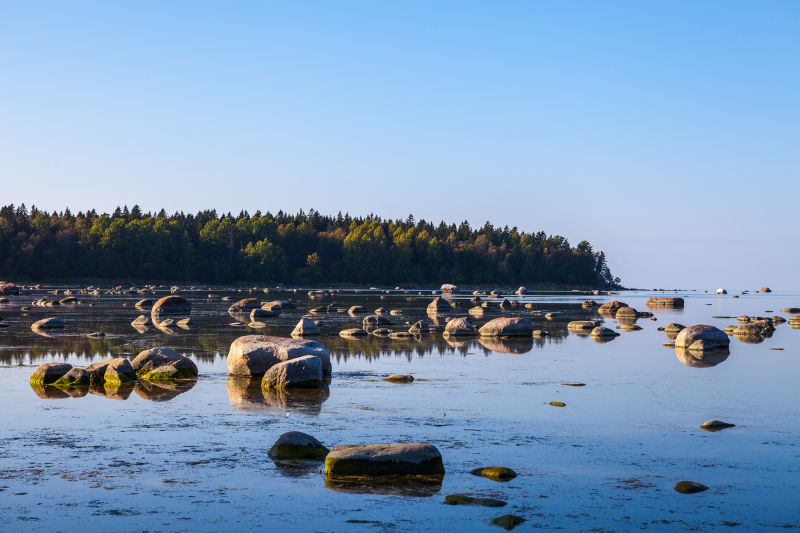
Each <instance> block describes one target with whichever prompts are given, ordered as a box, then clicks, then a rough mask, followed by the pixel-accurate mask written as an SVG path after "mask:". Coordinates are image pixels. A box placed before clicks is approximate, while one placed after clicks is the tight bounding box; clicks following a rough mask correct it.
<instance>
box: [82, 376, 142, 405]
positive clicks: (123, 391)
mask: <svg viewBox="0 0 800 533" xmlns="http://www.w3.org/2000/svg"><path fill="white" fill-rule="evenodd" d="M135 387H136V385H135V384H133V383H108V382H103V383H98V382H96V381H95V382H93V383H92V384H91V386H90V387H89V392H91V393H92V394H96V395H97V396H103V397H104V398H108V399H110V400H127V399H128V397H129V396H130V395H131V393H132V392H133V389H134V388H135Z"/></svg>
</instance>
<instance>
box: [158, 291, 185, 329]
mask: <svg viewBox="0 0 800 533" xmlns="http://www.w3.org/2000/svg"><path fill="white" fill-rule="evenodd" d="M191 312H192V304H190V303H189V300H187V299H186V298H183V297H182V296H174V295H172V296H165V297H163V298H161V299H160V300H157V301H156V303H154V304H153V308H152V309H151V310H150V316H151V317H152V319H153V322H154V323H156V324H158V323H159V322H161V317H164V316H169V315H188V314H189V313H191Z"/></svg>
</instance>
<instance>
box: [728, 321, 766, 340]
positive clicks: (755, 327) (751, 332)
mask: <svg viewBox="0 0 800 533" xmlns="http://www.w3.org/2000/svg"><path fill="white" fill-rule="evenodd" d="M733 334H734V335H735V336H736V337H737V338H740V337H764V336H766V335H767V328H765V327H764V326H762V325H760V324H740V325H738V326H736V327H735V328H734V329H733ZM740 340H741V339H740ZM761 340H763V339H761Z"/></svg>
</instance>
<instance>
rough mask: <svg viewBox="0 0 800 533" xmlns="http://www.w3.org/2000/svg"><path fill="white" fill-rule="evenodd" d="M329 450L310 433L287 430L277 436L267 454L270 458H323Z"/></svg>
mask: <svg viewBox="0 0 800 533" xmlns="http://www.w3.org/2000/svg"><path fill="white" fill-rule="evenodd" d="M329 451H330V450H328V448H326V447H325V446H323V445H322V443H321V442H320V441H318V440H317V439H315V438H314V437H312V436H311V435H309V434H307V433H303V432H301V431H289V432H288V433H284V434H283V435H281V436H280V437H278V440H277V441H275V444H273V445H272V448H270V449H269V451H268V452H267V455H269V456H270V457H271V458H272V459H325V456H326V455H328V452H329Z"/></svg>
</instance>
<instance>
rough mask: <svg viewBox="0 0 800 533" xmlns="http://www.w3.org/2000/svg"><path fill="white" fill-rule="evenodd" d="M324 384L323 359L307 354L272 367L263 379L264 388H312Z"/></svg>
mask: <svg viewBox="0 0 800 533" xmlns="http://www.w3.org/2000/svg"><path fill="white" fill-rule="evenodd" d="M321 384H322V359H320V358H319V357H315V356H313V355H305V356H303V357H297V358H296V359H290V360H289V361H284V362H282V363H278V364H277V365H274V366H272V367H270V369H269V370H267V372H266V373H265V374H264V379H262V380H261V388H262V389H264V390H272V389H288V388H294V387H298V388H311V387H319V386H320V385H321Z"/></svg>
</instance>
